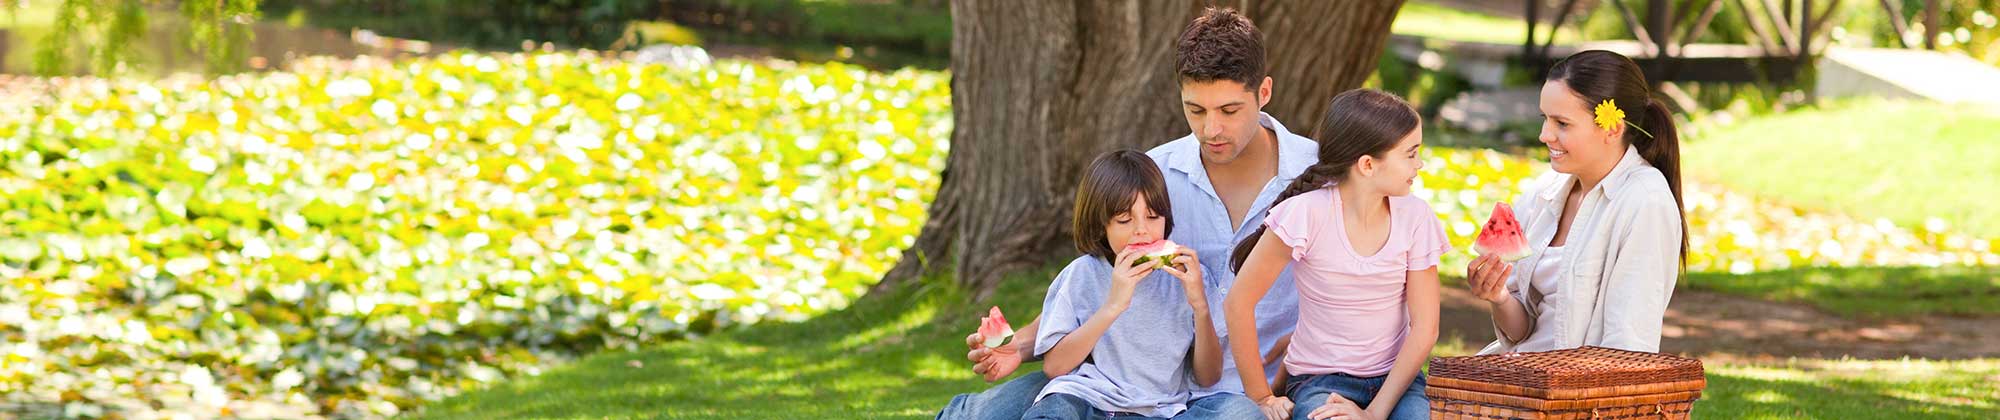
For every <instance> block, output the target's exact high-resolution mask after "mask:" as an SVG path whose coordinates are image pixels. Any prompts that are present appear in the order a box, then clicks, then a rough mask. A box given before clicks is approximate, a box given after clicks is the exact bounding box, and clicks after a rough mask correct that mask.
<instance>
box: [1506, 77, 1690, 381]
mask: <svg viewBox="0 0 2000 420" xmlns="http://www.w3.org/2000/svg"><path fill="white" fill-rule="evenodd" d="M1650 87H1651V85H1650V84H1648V83H1647V81H1646V77H1645V75H1644V74H1643V73H1642V72H1640V70H1639V66H1638V65H1637V64H1635V63H1633V62H1632V60H1631V59H1629V58H1626V57H1625V56H1623V55H1619V54H1617V53H1613V52H1609V51H1601V50H1592V51H1584V52H1579V53H1576V54H1574V55H1571V56H1569V57H1568V58H1565V59H1563V60H1562V61H1561V62H1557V63H1556V65H1555V67H1553V68H1551V69H1550V70H1549V76H1548V81H1547V82H1546V83H1544V84H1543V85H1542V92H1541V104H1540V106H1541V111H1542V114H1543V116H1544V119H1543V123H1542V132H1541V136H1540V140H1541V141H1542V143H1543V144H1546V145H1548V147H1549V162H1550V165H1551V166H1553V167H1554V169H1555V171H1553V172H1551V173H1549V174H1547V175H1545V176H1542V177H1540V178H1538V179H1536V180H1535V181H1534V182H1532V183H1531V184H1529V186H1528V187H1526V188H1525V189H1524V190H1522V192H1521V195H1520V196H1519V198H1517V199H1516V200H1515V204H1514V206H1513V207H1512V208H1509V207H1507V205H1506V204H1505V203H1501V204H1500V205H1498V206H1496V207H1495V209H1494V216H1493V219H1492V220H1490V221H1488V222H1487V224H1486V228H1485V229H1483V230H1482V231H1481V232H1480V237H1479V240H1478V243H1476V244H1475V247H1474V248H1475V249H1477V250H1478V251H1479V252H1480V254H1481V255H1480V256H1479V258H1477V259H1474V260H1472V262H1471V263H1468V264H1467V266H1466V284H1467V288H1469V289H1471V291H1472V292H1473V294H1474V295H1477V296H1479V298H1480V299H1483V300H1486V301H1487V302H1488V303H1490V304H1491V308H1492V313H1493V326H1494V330H1495V334H1496V335H1497V336H1498V338H1499V339H1498V340H1495V341H1494V342H1493V344H1491V345H1488V346H1487V347H1486V348H1485V349H1484V350H1481V351H1480V354H1494V353H1507V352H1531V351H1549V350H1560V349H1567V348H1575V347H1582V346H1602V347H1611V348H1619V349H1626V350H1634V351H1647V352H1656V351H1659V349H1660V325H1661V322H1662V319H1663V318H1664V317H1665V315H1666V309H1667V301H1668V300H1669V299H1672V297H1673V292H1674V283H1675V282H1676V281H1677V280H1678V278H1679V274H1680V270H1681V267H1682V264H1683V261H1684V260H1685V257H1686V255H1687V233H1686V231H1687V229H1686V223H1685V222H1684V221H1683V219H1682V210H1681V209H1682V201H1681V178H1680V145H1679V139H1677V138H1676V137H1675V128H1674V123H1673V118H1672V116H1671V115H1670V114H1669V111H1668V110H1667V108H1666V106H1665V104H1663V103H1661V102H1660V101H1658V100H1656V99H1653V98H1652V97H1651V95H1650V92H1651V88H1650ZM1628 110H1629V111H1631V112H1632V114H1629V115H1628V114H1626V112H1627V111H1628ZM1514 215H1519V216H1520V217H1521V218H1520V219H1519V220H1518V222H1517V221H1516V220H1514V218H1513V216H1514ZM1517 269H1518V270H1517Z"/></svg>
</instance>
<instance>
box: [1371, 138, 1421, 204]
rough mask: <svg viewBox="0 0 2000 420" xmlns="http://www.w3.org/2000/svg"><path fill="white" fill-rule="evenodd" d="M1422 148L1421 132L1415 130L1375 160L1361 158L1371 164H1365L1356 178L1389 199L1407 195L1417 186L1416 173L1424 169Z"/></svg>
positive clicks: (1372, 158) (1374, 158)
mask: <svg viewBox="0 0 2000 420" xmlns="http://www.w3.org/2000/svg"><path fill="white" fill-rule="evenodd" d="M1423 147H1424V128H1423V127H1422V126H1418V127H1417V128H1416V129H1414V130H1410V134H1406V135H1403V138H1402V139H1399V140H1396V146H1395V147H1391V148H1389V151H1387V152H1383V153H1382V156H1380V157H1379V158H1378V157H1376V156H1368V157H1364V158H1362V159H1364V160H1369V161H1371V162H1370V163H1368V164H1365V166H1367V168H1364V170H1363V171H1362V172H1363V173H1361V174H1360V175H1361V176H1362V178H1363V181H1362V182H1366V183H1367V184H1368V185H1369V186H1370V187H1371V188H1374V189H1375V190H1377V191H1381V192H1382V193H1384V194H1387V195H1390V196H1398V197H1400V196H1405V195H1410V189H1411V188H1412V187H1414V186H1416V184H1417V174H1418V172H1421V171H1423V169H1424V160H1423V155H1422V154H1421V152H1422V151H1423Z"/></svg>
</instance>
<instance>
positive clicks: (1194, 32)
mask: <svg viewBox="0 0 2000 420" xmlns="http://www.w3.org/2000/svg"><path fill="white" fill-rule="evenodd" d="M1174 52H1175V54H1174V57H1175V60H1176V66H1175V68H1176V73H1177V74H1178V75H1179V76H1180V81H1181V83H1187V82H1213V81H1217V80H1229V81H1233V82H1237V83H1242V84H1243V88H1244V89H1247V90H1251V91H1255V90H1257V88H1258V87H1260V86H1259V84H1261V83H1262V82H1263V81H1264V76H1265V70H1266V69H1265V68H1264V33H1263V32H1259V31H1258V30H1257V25H1256V24H1252V23H1250V18H1247V17H1244V16H1243V15H1242V14H1240V13H1236V10H1235V9H1229V8H1215V7H1210V8H1207V9H1205V10H1202V12H1201V16H1200V17H1196V18H1194V21H1193V22H1188V26H1187V29H1186V30H1183V31H1181V37H1180V40H1179V41H1177V42H1175V43H1174Z"/></svg>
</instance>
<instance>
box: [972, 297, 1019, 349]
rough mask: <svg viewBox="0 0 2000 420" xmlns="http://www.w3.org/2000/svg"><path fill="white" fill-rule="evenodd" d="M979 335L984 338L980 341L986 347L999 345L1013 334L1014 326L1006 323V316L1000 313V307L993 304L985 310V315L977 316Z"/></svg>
mask: <svg viewBox="0 0 2000 420" xmlns="http://www.w3.org/2000/svg"><path fill="white" fill-rule="evenodd" d="M979 336H980V337H985V338H986V342H985V343H982V344H985V345H986V348H989V349H990V348H996V347H1000V344H1001V343H1004V342H1006V341H1007V338H1008V337H1013V336H1014V326H1012V325H1007V317H1006V316H1003V315H1000V307H998V306H995V307H993V309H989V310H987V311H986V316H984V317H980V318H979Z"/></svg>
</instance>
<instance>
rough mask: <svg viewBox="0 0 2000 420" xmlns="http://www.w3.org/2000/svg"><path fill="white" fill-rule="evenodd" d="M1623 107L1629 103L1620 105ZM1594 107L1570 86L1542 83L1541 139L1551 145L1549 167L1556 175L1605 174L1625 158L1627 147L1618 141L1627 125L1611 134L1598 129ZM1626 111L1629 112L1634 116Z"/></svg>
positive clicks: (1619, 127)
mask: <svg viewBox="0 0 2000 420" xmlns="http://www.w3.org/2000/svg"><path fill="white" fill-rule="evenodd" d="M1618 105H1619V106H1620V107H1621V108H1625V107H1629V106H1630V105H1628V104H1618ZM1594 106H1595V104H1591V103H1587V102H1585V101H1584V100H1583V97H1580V96H1577V94H1576V91H1574V90H1570V88H1569V84H1566V83H1563V82H1562V81H1561V80H1551V81H1549V82H1548V83H1544V84H1542V98H1541V109H1542V117H1543V118H1542V134H1541V136H1540V137H1539V140H1541V141H1542V144H1545V145H1548V146H1549V165H1550V166H1553V167H1554V168H1555V170H1556V172H1561V173H1565V174H1570V175H1579V174H1595V173H1606V172H1610V171H1611V167H1612V166H1616V165H1617V164H1618V159H1620V158H1623V157H1625V144H1624V142H1623V141H1620V140H1619V139H1620V138H1621V137H1619V136H1621V135H1624V134H1625V126H1624V125H1619V126H1616V127H1613V128H1612V129H1611V130H1610V131H1605V130H1604V128H1602V127H1598V126H1597V123H1596V118H1595V117H1596V114H1593V113H1592V109H1593V108H1594ZM1631 112H1632V111H1631V110H1627V111H1626V113H1628V114H1629V113H1631Z"/></svg>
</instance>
